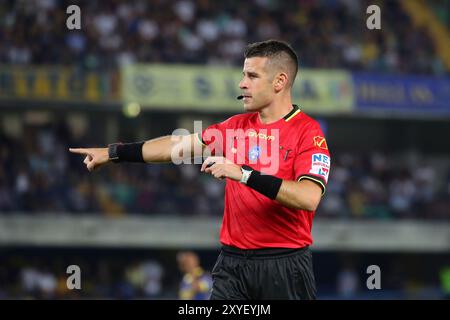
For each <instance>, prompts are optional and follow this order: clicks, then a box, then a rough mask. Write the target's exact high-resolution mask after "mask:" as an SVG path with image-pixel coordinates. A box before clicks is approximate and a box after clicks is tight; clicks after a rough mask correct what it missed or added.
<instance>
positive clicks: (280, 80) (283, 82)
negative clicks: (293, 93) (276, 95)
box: [273, 72, 289, 92]
mask: <svg viewBox="0 0 450 320" xmlns="http://www.w3.org/2000/svg"><path fill="white" fill-rule="evenodd" d="M288 82H289V79H288V76H287V74H286V73H284V72H281V73H279V74H277V75H276V76H275V78H274V79H273V87H274V89H275V91H276V92H279V91H281V90H283V89H284V88H285V87H286V86H287V84H288Z"/></svg>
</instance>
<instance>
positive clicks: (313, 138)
mask: <svg viewBox="0 0 450 320" xmlns="http://www.w3.org/2000/svg"><path fill="white" fill-rule="evenodd" d="M330 166H331V158H330V152H329V150H328V145H327V142H326V139H325V136H324V134H323V132H322V129H321V128H320V125H319V123H317V122H316V123H314V124H312V125H311V126H310V128H308V129H307V131H305V134H304V135H303V137H302V138H301V139H300V141H299V145H298V149H297V153H296V157H295V159H294V173H295V177H296V180H297V181H300V180H303V179H308V180H311V181H314V182H316V183H317V184H318V185H320V187H321V188H322V195H323V194H324V193H325V190H326V186H327V183H328V174H329V173H330Z"/></svg>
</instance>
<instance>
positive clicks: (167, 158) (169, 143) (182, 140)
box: [142, 135, 202, 163]
mask: <svg viewBox="0 0 450 320" xmlns="http://www.w3.org/2000/svg"><path fill="white" fill-rule="evenodd" d="M194 151H195V152H194ZM201 152H202V147H201V145H199V144H198V142H197V141H196V140H195V135H187V136H175V135H172V136H164V137H159V138H155V139H151V140H148V141H146V142H145V143H144V145H143V146H142V157H143V158H144V161H145V162H148V163H161V162H173V161H174V160H180V159H186V158H191V157H193V156H194V155H195V154H199V155H200V156H201Z"/></svg>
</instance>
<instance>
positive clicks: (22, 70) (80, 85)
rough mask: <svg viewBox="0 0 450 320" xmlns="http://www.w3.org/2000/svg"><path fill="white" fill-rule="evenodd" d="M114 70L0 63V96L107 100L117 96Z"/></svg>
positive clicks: (28, 98)
mask: <svg viewBox="0 0 450 320" xmlns="http://www.w3.org/2000/svg"><path fill="white" fill-rule="evenodd" d="M119 84H120V83H119V78H118V74H117V72H116V73H100V72H85V71H80V70H76V69H73V68H66V67H41V66H39V67H14V66H0V99H2V98H5V99H24V100H36V101H68V102H94V103H101V102H108V101H118V100H119V99H118V98H119V96H118V94H119V92H120V90H119Z"/></svg>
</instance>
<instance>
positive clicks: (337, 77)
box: [122, 64, 354, 112]
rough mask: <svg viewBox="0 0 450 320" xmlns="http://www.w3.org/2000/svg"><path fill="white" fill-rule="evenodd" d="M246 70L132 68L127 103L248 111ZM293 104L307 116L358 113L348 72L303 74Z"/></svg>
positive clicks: (125, 76)
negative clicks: (243, 96)
mask: <svg viewBox="0 0 450 320" xmlns="http://www.w3.org/2000/svg"><path fill="white" fill-rule="evenodd" d="M241 78H242V70H241V69H239V68H231V67H212V66H186V65H143V64H136V65H129V66H126V67H124V68H123V70H122V97H123V100H124V102H126V103H130V102H136V103H139V104H140V105H142V106H143V107H145V108H160V109H163V108H170V109H178V110H183V109H184V110H205V111H208V112H211V111H236V112H240V111H242V110H243V109H242V102H240V101H238V100H237V99H236V97H237V96H238V95H239V94H240V90H239V81H240V80H241ZM292 94H293V103H295V104H298V105H299V106H300V107H301V108H302V109H303V110H305V111H313V112H347V111H350V110H352V108H353V100H354V99H353V86H352V79H351V76H350V74H349V73H347V72H344V71H321V70H319V71H316V70H314V71H313V70H300V72H299V74H298V76H297V80H296V82H295V83H294V88H293V92H292Z"/></svg>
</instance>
